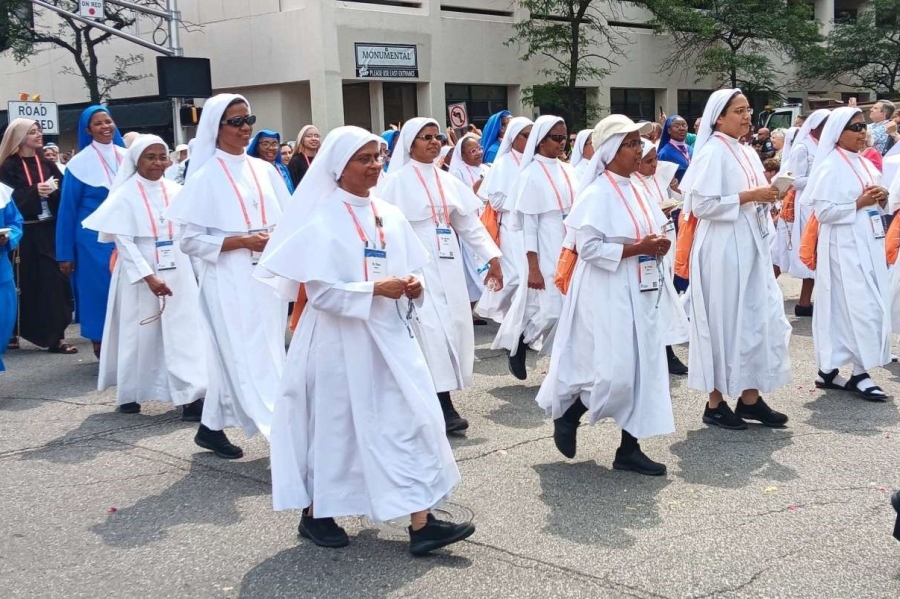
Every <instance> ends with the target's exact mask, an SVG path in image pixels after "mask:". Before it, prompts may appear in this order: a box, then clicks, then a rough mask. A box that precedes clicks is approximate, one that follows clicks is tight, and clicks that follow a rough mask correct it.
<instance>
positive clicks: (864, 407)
mask: <svg viewBox="0 0 900 599" xmlns="http://www.w3.org/2000/svg"><path fill="white" fill-rule="evenodd" d="M873 372H874V370H873ZM879 375H881V373H880V372H875V373H874V374H873V375H872V376H873V377H874V380H875V384H878V383H879V381H878V377H879ZM882 376H883V375H882ZM845 378H846V376H845ZM816 392H817V393H819V394H820V395H819V396H818V397H816V399H814V400H813V401H810V402H807V403H806V404H804V407H805V408H807V409H808V410H809V411H810V412H811V414H810V417H809V419H808V420H807V424H809V425H810V426H812V427H814V428H817V429H819V430H828V431H837V432H842V433H849V434H851V435H856V436H859V437H871V436H872V435H880V434H882V432H883V431H885V430H888V429H891V428H892V427H895V426H896V425H897V423H898V422H900V415H898V414H897V404H896V400H895V399H891V400H888V401H886V402H871V401H866V400H864V399H862V398H861V397H859V396H858V395H856V394H855V393H850V392H847V391H837V390H828V391H822V390H819V389H816Z"/></svg>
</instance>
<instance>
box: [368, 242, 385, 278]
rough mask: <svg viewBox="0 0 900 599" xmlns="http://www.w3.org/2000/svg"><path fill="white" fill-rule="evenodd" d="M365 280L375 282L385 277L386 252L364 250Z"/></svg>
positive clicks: (372, 249) (371, 249) (370, 249)
mask: <svg viewBox="0 0 900 599" xmlns="http://www.w3.org/2000/svg"><path fill="white" fill-rule="evenodd" d="M365 259H366V280H367V281H377V280H379V279H383V278H385V277H386V276H387V252H385V251H384V250H376V249H374V248H366V252H365Z"/></svg>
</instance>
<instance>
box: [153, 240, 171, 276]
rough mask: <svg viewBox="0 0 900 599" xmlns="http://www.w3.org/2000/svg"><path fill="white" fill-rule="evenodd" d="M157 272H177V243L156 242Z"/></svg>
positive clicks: (168, 241) (167, 241) (169, 241)
mask: <svg viewBox="0 0 900 599" xmlns="http://www.w3.org/2000/svg"><path fill="white" fill-rule="evenodd" d="M156 270H175V242H173V241H172V240H171V239H167V240H165V241H157V242H156Z"/></svg>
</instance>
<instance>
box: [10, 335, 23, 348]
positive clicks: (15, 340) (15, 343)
mask: <svg viewBox="0 0 900 599" xmlns="http://www.w3.org/2000/svg"><path fill="white" fill-rule="evenodd" d="M21 347H22V346H21V345H19V338H18V337H10V338H9V343H7V344H6V349H20V348H21Z"/></svg>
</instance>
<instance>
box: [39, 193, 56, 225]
mask: <svg viewBox="0 0 900 599" xmlns="http://www.w3.org/2000/svg"><path fill="white" fill-rule="evenodd" d="M52 217H53V214H52V213H51V212H50V202H48V201H47V198H41V213H40V214H38V220H47V219H48V218H52Z"/></svg>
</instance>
